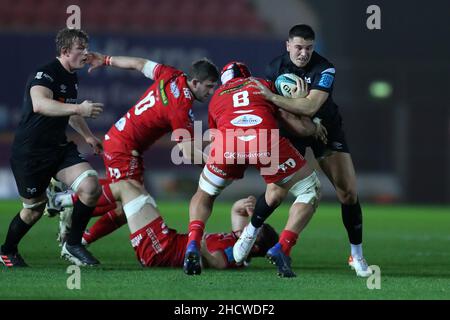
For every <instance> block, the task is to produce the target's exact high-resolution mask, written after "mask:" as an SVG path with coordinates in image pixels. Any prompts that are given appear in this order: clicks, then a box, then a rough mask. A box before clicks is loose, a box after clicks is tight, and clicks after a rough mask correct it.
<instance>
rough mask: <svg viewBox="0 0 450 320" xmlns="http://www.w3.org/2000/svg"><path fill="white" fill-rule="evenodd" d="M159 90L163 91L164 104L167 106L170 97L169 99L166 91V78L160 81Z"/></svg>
mask: <svg viewBox="0 0 450 320" xmlns="http://www.w3.org/2000/svg"><path fill="white" fill-rule="evenodd" d="M159 92H160V93H161V100H162V103H163V105H165V106H167V105H168V104H169V99H167V94H166V91H164V80H161V81H159Z"/></svg>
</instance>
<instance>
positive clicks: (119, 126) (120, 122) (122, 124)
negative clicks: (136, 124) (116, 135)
mask: <svg viewBox="0 0 450 320" xmlns="http://www.w3.org/2000/svg"><path fill="white" fill-rule="evenodd" d="M126 123H127V119H126V118H124V117H122V118H120V119H119V120H117V122H116V123H115V124H114V126H115V127H116V128H117V130H119V131H122V130H123V128H125V124H126Z"/></svg>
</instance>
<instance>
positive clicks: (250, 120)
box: [230, 114, 263, 127]
mask: <svg viewBox="0 0 450 320" xmlns="http://www.w3.org/2000/svg"><path fill="white" fill-rule="evenodd" d="M262 121H263V119H262V118H261V117H258V116H256V115H253V114H243V115H242V116H238V117H236V118H234V119H233V120H231V121H230V123H231V124H232V125H233V126H236V127H251V126H256V125H258V124H260V123H262Z"/></svg>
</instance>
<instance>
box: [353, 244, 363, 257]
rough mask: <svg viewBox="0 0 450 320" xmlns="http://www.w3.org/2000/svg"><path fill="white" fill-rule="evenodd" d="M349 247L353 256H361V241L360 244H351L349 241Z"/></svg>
mask: <svg viewBox="0 0 450 320" xmlns="http://www.w3.org/2000/svg"><path fill="white" fill-rule="evenodd" d="M350 247H351V250H352V257H353V258H362V257H363V251H362V243H360V244H351V243H350Z"/></svg>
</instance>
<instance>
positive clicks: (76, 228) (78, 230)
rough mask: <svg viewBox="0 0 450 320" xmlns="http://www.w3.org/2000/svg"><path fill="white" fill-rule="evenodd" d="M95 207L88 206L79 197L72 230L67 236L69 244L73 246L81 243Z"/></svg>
mask: <svg viewBox="0 0 450 320" xmlns="http://www.w3.org/2000/svg"><path fill="white" fill-rule="evenodd" d="M94 209H95V207H88V206H87V205H85V204H84V203H83V202H81V201H80V200H79V199H78V201H77V202H75V203H74V205H73V213H72V227H71V228H70V232H69V234H68V236H67V244H69V245H72V246H73V245H77V244H81V237H82V236H83V232H84V230H86V227H87V225H88V223H89V220H90V219H91V216H92V212H93V211H94Z"/></svg>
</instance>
